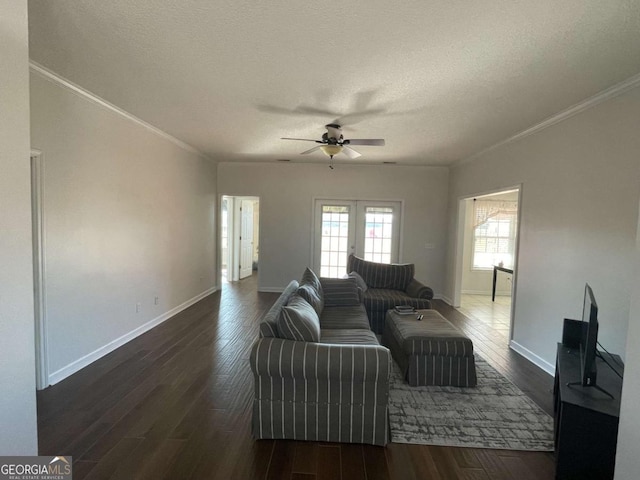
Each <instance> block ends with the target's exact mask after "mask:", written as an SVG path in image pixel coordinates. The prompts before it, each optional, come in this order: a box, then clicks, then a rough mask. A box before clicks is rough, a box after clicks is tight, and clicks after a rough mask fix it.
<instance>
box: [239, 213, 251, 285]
mask: <svg viewBox="0 0 640 480" xmlns="http://www.w3.org/2000/svg"><path fill="white" fill-rule="evenodd" d="M252 271H253V201H251V200H242V201H241V203H240V279H242V278H246V277H248V276H250V275H251V273H252Z"/></svg>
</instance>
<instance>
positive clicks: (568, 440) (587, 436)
mask: <svg viewBox="0 0 640 480" xmlns="http://www.w3.org/2000/svg"><path fill="white" fill-rule="evenodd" d="M603 355H605V356H606V357H607V360H608V361H609V363H611V359H610V358H608V355H606V354H603ZM612 357H614V358H615V359H616V360H618V361H619V362H620V364H621V363H622V362H621V360H620V357H618V356H617V355H612ZM596 366H597V369H598V384H599V385H600V386H601V387H602V388H603V389H606V390H607V392H611V393H607V395H612V396H613V398H610V397H609V396H607V395H605V394H604V393H602V392H601V391H600V389H596V388H593V387H583V386H581V385H577V386H569V385H568V384H569V383H575V382H577V381H578V380H580V377H581V374H580V349H579V348H571V347H568V346H566V345H564V344H562V343H559V344H558V351H557V357H556V375H555V382H554V388H553V400H554V402H553V411H554V430H555V436H554V438H555V453H556V478H557V479H580V480H583V479H598V480H604V479H609V478H610V479H612V478H613V471H614V467H615V457H616V442H617V437H618V421H619V415H620V395H621V393H622V379H621V378H620V377H618V376H617V375H616V374H615V373H614V372H613V371H612V370H611V369H610V368H609V367H608V366H607V365H606V364H605V363H604V361H603V360H602V359H601V358H597V359H596ZM616 368H618V371H619V370H620V369H619V367H616ZM620 373H621V374H622V372H620ZM578 383H579V382H578Z"/></svg>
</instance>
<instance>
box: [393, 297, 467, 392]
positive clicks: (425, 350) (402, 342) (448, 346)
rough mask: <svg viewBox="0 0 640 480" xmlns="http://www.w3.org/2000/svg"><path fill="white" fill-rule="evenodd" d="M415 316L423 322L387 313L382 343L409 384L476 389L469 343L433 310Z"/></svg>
mask: <svg viewBox="0 0 640 480" xmlns="http://www.w3.org/2000/svg"><path fill="white" fill-rule="evenodd" d="M416 314H421V315H423V316H424V317H423V319H422V320H421V321H420V320H416V315H399V314H398V313H396V312H394V311H393V310H389V311H388V312H387V317H386V322H385V329H384V333H383V335H382V344H383V345H384V346H386V347H388V348H389V350H391V354H392V355H393V358H394V359H395V361H396V362H397V363H398V365H400V368H401V369H402V371H403V372H404V374H405V378H406V379H407V382H408V383H409V385H411V386H412V387H417V386H420V385H440V386H452V387H475V386H476V383H477V378H476V364H475V361H474V358H473V343H472V342H471V340H470V339H469V338H467V337H466V336H465V335H464V333H462V332H461V331H460V330H458V329H457V328H456V327H454V326H453V325H451V323H449V322H448V321H447V320H446V319H445V318H444V317H443V316H442V315H440V314H439V313H438V312H436V311H435V310H418V311H417V312H416Z"/></svg>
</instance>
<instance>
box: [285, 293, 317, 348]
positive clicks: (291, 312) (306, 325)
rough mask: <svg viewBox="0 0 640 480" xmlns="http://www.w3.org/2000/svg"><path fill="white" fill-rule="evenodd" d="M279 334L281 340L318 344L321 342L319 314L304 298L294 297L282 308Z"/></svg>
mask: <svg viewBox="0 0 640 480" xmlns="http://www.w3.org/2000/svg"><path fill="white" fill-rule="evenodd" d="M278 333H279V336H280V338H286V339H289V340H297V341H305V342H318V341H319V340H320V319H319V318H318V314H317V313H316V311H315V310H314V309H313V307H312V306H311V305H309V303H308V302H307V301H306V300H305V299H304V298H302V297H301V296H299V295H293V296H292V297H291V298H290V299H289V303H288V304H287V305H286V306H284V307H282V312H281V313H280V317H279V318H278Z"/></svg>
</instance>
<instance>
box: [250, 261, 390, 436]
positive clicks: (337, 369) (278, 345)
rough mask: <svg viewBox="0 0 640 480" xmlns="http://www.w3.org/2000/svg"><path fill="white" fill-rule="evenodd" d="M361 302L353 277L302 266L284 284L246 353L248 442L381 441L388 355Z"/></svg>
mask: <svg viewBox="0 0 640 480" xmlns="http://www.w3.org/2000/svg"><path fill="white" fill-rule="evenodd" d="M310 286H311V287H312V288H311V287H310ZM315 294H317V295H316V296H314V295H315ZM318 297H319V298H318ZM301 299H303V300H302V301H301ZM307 299H308V300H307ZM361 302H362V301H361V297H360V296H359V294H358V288H357V285H356V282H355V280H354V279H339V280H338V279H318V278H317V277H316V276H315V274H313V272H311V271H310V270H309V269H307V271H306V272H305V275H304V276H303V278H302V280H301V281H300V284H299V283H298V282H297V281H295V280H294V281H292V282H291V283H290V284H289V285H288V286H287V288H286V289H285V290H284V292H283V293H282V295H281V296H280V297H279V298H278V300H277V301H276V302H275V304H274V305H273V307H272V308H271V309H270V310H269V312H268V313H267V314H266V315H265V317H264V318H263V319H262V321H261V323H260V337H259V339H258V340H257V341H256V342H255V344H254V345H253V348H252V350H251V357H250V364H251V370H252V372H253V376H254V401H253V420H252V431H253V435H254V437H255V438H256V439H292V440H310V441H326V442H347V443H368V444H373V445H385V444H386V443H387V441H388V436H389V433H388V399H389V375H390V373H391V354H390V352H389V350H388V349H387V348H385V347H382V346H381V345H380V344H379V343H378V340H377V338H376V336H375V334H374V333H373V332H372V331H371V330H370V327H369V321H368V318H367V314H366V310H365V308H364V306H363V304H362V303H361ZM312 311H315V312H316V315H315V316H314V314H313V313H311V312H312Z"/></svg>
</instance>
